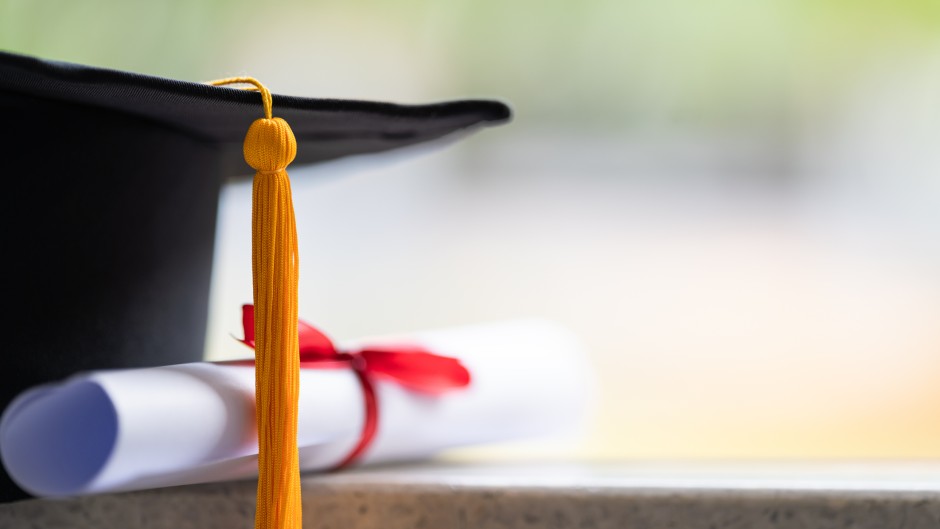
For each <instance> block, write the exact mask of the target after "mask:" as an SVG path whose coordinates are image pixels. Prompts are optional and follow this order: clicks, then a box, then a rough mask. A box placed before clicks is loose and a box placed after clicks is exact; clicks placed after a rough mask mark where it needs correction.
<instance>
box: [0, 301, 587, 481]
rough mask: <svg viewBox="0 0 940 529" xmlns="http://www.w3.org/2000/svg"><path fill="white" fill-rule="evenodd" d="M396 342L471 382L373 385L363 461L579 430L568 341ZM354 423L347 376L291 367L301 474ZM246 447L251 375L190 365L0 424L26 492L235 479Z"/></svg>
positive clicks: (583, 375) (579, 354)
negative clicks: (374, 420)
mask: <svg viewBox="0 0 940 529" xmlns="http://www.w3.org/2000/svg"><path fill="white" fill-rule="evenodd" d="M396 341H406V342H407V343H410V344H416V345H421V346H424V347H425V348H427V349H428V350H430V351H431V352H434V353H436V354H440V355H445V356H452V357H456V358H459V359H460V361H461V362H462V363H463V364H464V365H465V366H466V367H467V368H468V369H469V370H470V373H471V377H472V380H471V384H470V386H469V387H467V388H463V389H459V390H454V391H452V392H449V393H446V394H444V395H442V396H437V397H429V396H425V395H421V394H418V393H414V392H410V391H408V390H406V389H403V388H402V387H400V386H398V385H396V384H395V383H394V382H389V381H385V380H383V379H376V381H375V387H376V393H377V397H378V402H379V425H378V432H377V435H376V437H375V439H374V441H373V443H372V445H371V446H370V447H369V449H368V450H367V452H366V453H365V455H364V457H363V458H362V460H361V461H362V462H363V463H374V462H387V461H395V460H412V459H417V458H423V457H428V456H430V455H432V454H434V453H436V452H438V451H440V450H442V449H445V448H449V447H456V446H465V445H472V444H478V443H486V442H492V441H502V440H510V439H518V438H523V437H530V436H537V435H548V434H552V433H570V432H571V431H573V430H574V429H576V428H577V427H578V426H579V425H580V423H582V422H583V417H584V415H585V413H586V411H587V406H588V402H587V401H588V399H589V393H590V389H591V387H590V386H591V380H592V377H591V374H590V370H589V367H588V365H587V360H586V356H585V354H584V352H583V350H582V347H581V345H580V344H579V342H578V341H577V339H576V338H575V337H574V336H573V335H572V334H571V333H569V332H568V331H566V330H565V329H563V328H561V327H559V326H557V325H554V324H551V323H548V322H544V321H537V320H527V321H517V322H506V323H495V324H487V325H479V326H472V327H464V328H457V329H448V330H440V331H430V332H423V333H416V334H412V335H407V336H403V337H396ZM360 342H361V343H373V342H370V341H360ZM343 345H350V344H343ZM364 415H365V411H364V404H363V395H362V388H361V386H360V384H359V382H358V380H357V378H356V376H355V374H354V373H353V372H352V371H350V370H348V369H303V370H301V379H300V409H299V417H300V418H299V423H298V432H297V438H298V446H299V447H300V466H301V469H302V470H305V471H311V470H323V469H327V468H330V467H332V466H333V465H335V464H336V463H338V462H339V461H340V460H342V459H343V457H344V456H345V455H347V454H348V453H349V451H350V450H351V449H352V448H353V447H354V446H355V444H356V442H357V441H358V440H359V437H360V434H361V430H362V426H363V421H364ZM257 452H258V444H257V433H256V430H255V421H254V368H253V367H247V366H237V365H224V364H214V363H193V364H181V365H175V366H168V367H156V368H147V369H133V370H114V371H98V372H91V373H85V374H79V375H76V376H74V377H72V378H70V379H68V380H65V381H64V382H61V383H58V384H49V385H45V386H40V387H37V388H33V389H31V390H28V391H26V392H24V393H23V394H21V395H20V396H19V397H17V398H16V399H15V400H14V401H13V402H12V403H11V404H10V406H9V407H8V408H7V410H6V411H5V412H4V414H3V417H2V419H0V459H2V461H3V464H4V466H5V467H6V469H7V471H8V473H9V474H10V476H11V477H12V478H13V480H14V481H16V483H17V484H18V485H20V486H21V487H22V488H23V489H25V490H27V491H28V492H30V493H32V494H34V495H37V496H67V495H76V494H88V493H96V492H104V491H116V490H135V489H143V488H154V487H165V486H171V485H182V484H187V483H201V482H208V481H221V480H229V479H238V478H247V477H252V476H255V475H257Z"/></svg>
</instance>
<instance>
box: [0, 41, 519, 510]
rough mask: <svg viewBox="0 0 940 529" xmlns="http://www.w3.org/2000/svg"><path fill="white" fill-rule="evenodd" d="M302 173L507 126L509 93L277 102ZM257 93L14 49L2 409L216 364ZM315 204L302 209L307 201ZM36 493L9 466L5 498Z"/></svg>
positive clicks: (5, 209) (5, 68) (3, 105)
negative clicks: (167, 370)
mask: <svg viewBox="0 0 940 529" xmlns="http://www.w3.org/2000/svg"><path fill="white" fill-rule="evenodd" d="M273 104H274V109H275V115H277V116H279V117H283V118H285V119H286V120H287V121H288V122H289V123H290V124H291V127H292V128H293V131H294V134H295V136H296V138H297V158H296V160H295V161H294V164H293V166H297V165H300V164H305V163H316V162H321V161H326V160H331V159H336V158H340V157H344V156H350V155H356V154H367V153H375V152H380V151H387V150H391V149H396V148H399V147H404V146H408V145H412V144H418V143H422V142H426V141H430V140H434V139H438V138H441V137H444V136H448V135H451V134H453V133H455V132H458V131H468V130H471V129H473V128H477V127H480V126H485V125H493V124H498V123H502V122H505V121H507V120H508V119H509V117H510V112H509V109H508V108H507V107H506V106H505V105H503V104H502V103H499V102H494V101H483V100H471V101H454V102H446V103H437V104H430V105H395V104H389V103H377V102H364V101H345V100H336V99H308V98H299V97H289V96H281V95H274V96H273ZM260 109H261V105H260V97H259V95H258V94H257V93H253V92H249V91H245V90H239V89H232V88H222V87H215V86H210V85H207V84H201V83H194V82H184V81H176V80H171V79H164V78H159V77H151V76H146V75H140V74H134V73H127V72H120V71H115V70H107V69H100V68H92V67H87V66H80V65H75V64H68V63H62V62H52V61H45V60H40V59H36V58H32V57H26V56H22V55H15V54H10V53H3V52H0V112H2V114H3V116H4V119H3V124H4V127H3V133H2V136H0V141H2V147H0V154H2V156H3V170H4V176H5V182H4V188H3V191H2V207H0V210H2V213H0V215H2V217H0V218H2V220H3V235H2V250H0V251H2V256H3V277H4V283H3V284H4V286H3V301H4V304H5V307H4V311H3V314H4V315H3V318H4V319H3V328H4V338H3V340H4V344H3V349H4V355H3V357H4V358H3V365H2V368H0V411H2V410H3V409H4V408H5V407H6V405H7V404H8V403H9V402H10V400H11V399H12V398H13V397H14V396H15V395H17V394H18V393H19V392H21V391H22V390H24V389H26V388H28V387H30V386H34V385H36V384H40V383H43V382H47V381H52V380H58V379H61V378H63V377H66V376H68V375H70V374H72V373H75V372H78V371H87V370H91V369H105V368H127V367H144V366H154V365H167V364H175V363H183V362H191V361H198V360H200V359H201V356H202V350H203V344H204V338H205V336H204V334H205V326H206V319H207V310H208V296H209V282H210V273H211V264H212V250H213V239H214V236H215V221H216V208H217V201H218V196H219V191H220V188H221V185H222V183H223V181H224V180H225V179H226V178H230V177H234V176H239V175H248V174H250V173H251V172H253V171H252V169H251V168H249V167H248V166H247V165H246V164H245V161H244V159H243V154H242V142H243V140H244V138H245V131H246V129H247V127H248V125H249V124H251V122H252V121H253V120H254V119H256V118H258V117H260ZM297 207H303V204H297ZM20 497H25V495H24V494H23V493H22V492H20V491H19V490H18V489H17V488H16V487H15V485H13V483H12V482H10V480H9V478H8V477H7V476H6V473H5V472H2V473H0V501H9V500H13V499H17V498H20Z"/></svg>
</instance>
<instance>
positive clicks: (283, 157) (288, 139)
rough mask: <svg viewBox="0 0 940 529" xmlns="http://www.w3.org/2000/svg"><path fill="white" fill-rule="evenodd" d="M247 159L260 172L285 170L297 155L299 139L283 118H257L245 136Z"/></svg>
mask: <svg viewBox="0 0 940 529" xmlns="http://www.w3.org/2000/svg"><path fill="white" fill-rule="evenodd" d="M244 150H245V161H246V162H248V165H250V166H251V167H252V168H253V169H254V170H255V171H258V172H260V173H275V172H278V171H283V170H284V169H285V168H287V166H288V165H289V164H290V163H291V162H292V161H294V157H295V156H297V140H296V139H295V138H294V132H293V131H291V129H290V125H288V124H287V122H286V121H284V120H283V119H281V118H270V119H268V118H261V119H256V120H255V122H254V123H252V124H251V127H250V128H249V129H248V134H247V135H246V136H245V148H244Z"/></svg>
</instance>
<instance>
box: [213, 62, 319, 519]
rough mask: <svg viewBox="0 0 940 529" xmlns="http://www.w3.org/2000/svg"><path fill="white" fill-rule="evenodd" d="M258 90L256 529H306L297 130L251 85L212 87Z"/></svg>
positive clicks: (248, 154) (240, 80)
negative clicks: (300, 441) (300, 427)
mask: <svg viewBox="0 0 940 529" xmlns="http://www.w3.org/2000/svg"><path fill="white" fill-rule="evenodd" d="M209 84H212V85H216V86H219V85H227V84H250V85H253V86H254V87H255V88H256V89H257V90H258V91H259V92H260V93H261V98H262V102H263V104H264V113H265V117H264V118H261V119H258V120H256V121H255V122H254V123H252V124H251V127H250V128H249V129H248V134H247V136H246V137H245V146H244V151H245V161H246V162H248V165H250V166H251V167H253V168H254V169H255V171H257V173H255V178H254V192H253V195H252V212H251V271H252V279H253V286H254V304H255V366H256V368H255V369H256V372H255V408H256V418H257V423H258V498H257V510H256V513H255V529H300V527H301V494H300V466H299V462H298V454H297V398H298V394H299V390H300V385H299V378H300V356H299V355H300V352H299V345H298V336H297V317H298V310H297V279H298V256H297V229H296V225H295V221H294V205H293V200H292V199H291V189H290V179H289V178H288V176H287V171H286V168H287V165H288V164H290V163H291V162H292V161H293V160H294V157H295V156H296V154H297V141H296V139H295V138H294V133H293V132H292V131H291V129H290V126H289V125H288V124H287V122H286V121H284V120H283V119H281V118H275V117H272V111H271V105H272V104H271V93H270V92H269V91H268V89H267V88H265V87H264V85H262V84H261V83H259V82H258V81H257V80H255V79H253V78H251V77H232V78H229V79H219V80H217V81H212V82H210V83H209Z"/></svg>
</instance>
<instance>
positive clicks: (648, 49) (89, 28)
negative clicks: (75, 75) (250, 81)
mask: <svg viewBox="0 0 940 529" xmlns="http://www.w3.org/2000/svg"><path fill="white" fill-rule="evenodd" d="M337 12H341V13H342V15H343V16H341V17H338V18H337V17H335V16H334V15H335V14H336V13H337ZM320 13H329V14H330V17H321V16H320ZM298 19H299V20H298ZM362 19H368V20H370V21H372V23H370V24H368V25H360V24H358V23H357V20H362ZM306 20H309V28H310V29H309V31H306V30H305V28H306V27H307V24H305V23H304V22H305V21H306ZM337 20H338V21H339V22H340V24H341V25H342V26H343V27H334V26H335V25H336V24H335V23H334V22H335V21H337ZM376 21H378V22H376ZM325 24H331V25H330V26H329V27H327V26H325ZM285 25H286V26H287V27H289V28H290V29H289V31H291V32H292V33H293V34H292V35H290V43H291V46H288V48H290V49H287V50H285V49H283V48H284V47H285V46H284V44H283V43H284V42H285V41H284V39H283V36H281V38H279V39H274V40H272V39H271V38H270V37H271V35H272V34H276V33H277V32H279V31H282V27H284V26H285ZM325 29H329V30H330V31H339V32H342V34H345V35H349V36H350V37H349V38H346V39H343V40H342V42H336V43H335V45H334V43H331V42H324V41H323V40H322V39H320V40H316V37H317V35H322V34H323V33H324V30H325ZM938 30H940V2H938V1H937V0H854V1H852V0H825V1H811V0H772V1H764V2H753V1H749V0H713V1H712V2H700V1H695V0H660V1H655V2H654V1H650V0H647V1H624V0H586V1H581V2H574V1H557V0H555V1H546V0H540V1H535V0H521V1H505V0H473V1H471V0H454V1H448V2H440V1H438V2H433V1H431V0H397V1H395V0H347V1H346V2H342V3H331V2H323V1H313V2H311V1H302V0H280V1H269V2H265V3H258V2H247V1H244V0H233V1H226V0H198V1H194V0H163V1H144V0H130V1H127V0H82V1H66V0H62V1H43V0H0V48H2V49H5V50H9V51H15V52H20V53H26V54H31V55H37V56H41V57H45V58H52V59H59V60H66V61H73V62H79V63H85V64H94V65H99V66H106V67H113V68H119V69H125V70H132V71H140V72H146V73H151V74H155V75H163V76H168V77H175V78H182V79H207V78H212V77H217V76H219V75H220V74H228V73H230V69H232V68H236V69H237V68H238V67H240V66H241V63H239V61H238V60H237V58H233V57H232V55H233V54H237V53H239V50H244V49H245V46H250V47H251V48H252V49H256V50H260V54H261V55H262V56H265V55H269V56H271V57H272V58H275V57H277V58H281V57H283V56H284V55H285V54H292V56H293V57H295V59H294V62H296V63H298V67H303V65H304V58H305V57H310V56H316V55H323V54H329V55H331V56H336V57H338V58H339V59H342V58H343V57H346V56H348V57H349V62H355V63H356V67H358V68H370V67H378V66H379V65H378V64H368V61H369V59H368V57H370V50H369V49H366V50H351V49H350V47H351V43H355V42H356V38H355V37H356V34H357V32H370V35H369V36H370V38H369V39H364V41H363V42H365V44H363V45H364V46H376V45H377V44H376V43H379V44H378V45H381V43H383V42H388V43H390V44H391V43H396V42H407V43H408V46H405V47H404V48H403V49H405V50H408V49H412V50H430V51H433V52H434V54H436V56H437V57H439V63H435V64H430V63H429V64H420V63H418V64H415V68H416V69H417V70H418V71H421V70H422V69H426V70H429V71H430V70H435V69H437V70H440V69H441V68H444V69H446V71H445V73H444V75H442V77H445V78H446V80H447V83H448V84H447V86H444V87H442V88H441V89H440V90H439V91H440V97H450V96H458V95H499V96H502V97H505V98H507V99H509V100H512V101H514V102H516V104H517V105H521V108H520V110H523V111H524V112H525V114H526V115H527V116H529V117H531V118H532V119H536V120H541V121H548V122H558V123H571V122H576V123H582V124H585V125H590V126H596V127H614V128H618V127H629V126H633V125H635V124H643V125H644V126H650V125H656V124H657V123H663V124H664V125H668V126H676V125H679V126H683V124H690V126H696V125H702V124H704V125H707V126H714V125H719V126H737V125H741V126H751V125H754V124H767V123H778V122H780V121H781V120H784V119H785V118H784V116H785V115H787V114H788V113H789V112H790V111H792V109H793V108H795V107H796V108H804V109H805V108H810V109H816V108H819V107H824V106H825V104H826V102H827V100H828V98H831V97H837V95H836V94H838V93H839V92H840V87H841V85H843V84H844V83H846V82H853V76H854V75H855V74H856V72H858V71H859V70H860V69H864V68H865V67H866V65H868V64H869V63H870V62H871V61H873V60H877V59H878V57H879V55H880V54H883V53H885V52H886V51H885V50H897V49H899V48H900V49H916V48H917V47H919V46H923V45H924V43H925V42H932V41H933V40H934V39H935V38H936V35H937V32H938ZM375 32H379V33H380V34H379V35H374V34H373V33H375ZM409 46H410V48H409ZM354 52H355V53H354ZM415 55H416V56H415V57H414V59H413V60H414V61H416V62H417V61H423V60H426V59H427V57H426V56H425V55H424V54H415ZM363 57H366V59H363ZM375 60H376V61H380V60H384V59H382V58H381V57H380V55H379V54H376V59H375ZM404 60H408V58H404ZM339 62H340V63H341V62H342V61H339ZM278 64H280V63H278ZM335 70H336V71H322V72H318V74H319V75H322V76H342V75H346V74H347V73H346V72H344V71H342V70H341V69H340V68H338V67H337V68H335Z"/></svg>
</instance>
